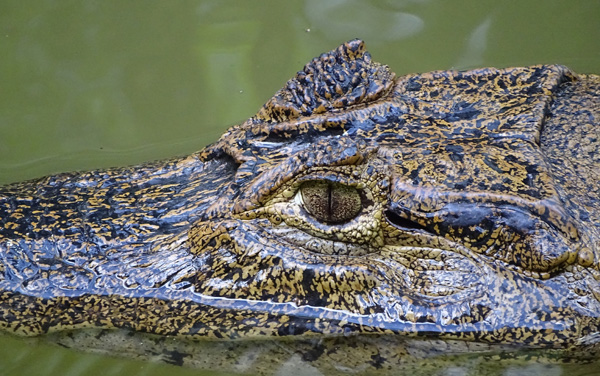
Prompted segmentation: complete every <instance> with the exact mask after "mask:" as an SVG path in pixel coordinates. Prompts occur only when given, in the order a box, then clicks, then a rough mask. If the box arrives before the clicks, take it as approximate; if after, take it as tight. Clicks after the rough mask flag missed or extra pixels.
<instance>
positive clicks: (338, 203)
mask: <svg viewBox="0 0 600 376" xmlns="http://www.w3.org/2000/svg"><path fill="white" fill-rule="evenodd" d="M300 192H301V194H302V201H303V203H304V208H305V209H306V211H308V212H309V213H310V214H311V215H312V216H314V217H315V218H316V219H317V220H318V221H320V222H325V223H342V222H347V221H349V220H350V219H352V218H354V217H356V215H357V214H358V213H359V212H360V210H361V209H362V202H361V197H360V194H359V193H358V190H357V189H356V188H354V187H351V186H348V185H344V184H340V183H335V182H329V181H309V182H306V183H304V184H303V185H302V186H301V187H300Z"/></svg>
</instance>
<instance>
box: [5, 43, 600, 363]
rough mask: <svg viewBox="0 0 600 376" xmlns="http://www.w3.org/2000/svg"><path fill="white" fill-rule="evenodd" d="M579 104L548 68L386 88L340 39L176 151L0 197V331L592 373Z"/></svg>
mask: <svg viewBox="0 0 600 376" xmlns="http://www.w3.org/2000/svg"><path fill="white" fill-rule="evenodd" d="M599 96H600V78H599V77H598V76H594V75H575V74H574V73H572V72H570V71H569V70H568V69H566V68H564V67H561V66H534V67H528V68H511V69H502V70H498V69H492V68H486V69H478V70H472V71H467V72H456V71H439V72H432V73H426V74H414V75H408V76H404V77H399V78H396V77H395V76H394V74H393V73H392V72H390V71H389V69H388V68H387V67H386V66H383V65H380V64H378V63H375V62H373V61H371V58H370V55H369V54H368V53H366V52H365V50H364V45H363V43H362V42H361V41H357V40H355V41H351V42H348V43H346V44H344V45H342V46H340V47H339V48H338V49H336V50H334V51H331V52H330V53H327V54H323V55H321V56H320V57H318V58H315V59H314V60H313V61H312V62H310V63H309V64H308V65H307V66H306V67H305V68H304V70H303V71H301V72H299V73H298V74H297V75H296V77H294V78H293V79H292V80H290V81H289V82H288V83H287V84H286V86H285V87H284V88H283V89H282V90H280V91H279V92H277V93H276V95H275V96H274V97H273V98H272V99H271V100H270V101H269V102H268V103H267V104H266V105H265V106H263V108H262V109H261V110H260V111H259V112H258V114H257V115H256V116H254V117H252V118H250V119H249V120H248V121H246V122H245V123H243V124H241V125H238V126H234V127H232V128H230V129H229V130H228V131H227V132H226V133H225V134H224V135H223V136H222V137H221V138H220V139H219V141H217V142H216V143H215V144H213V145H210V146H209V147H207V148H206V149H204V150H202V151H200V152H198V153H195V154H192V155H190V156H188V157H185V158H180V159H173V160H169V161H162V162H155V163H151V164H144V165H140V166H135V167H128V168H117V169H109V170H99V171H91V172H84V173H69V174H61V175H56V176H50V177H46V178H42V179H39V180H34V181H27V182H23V183H16V184H11V185H8V186H5V187H0V256H1V257H2V262H1V263H0V327H2V328H3V329H5V330H6V331H8V332H14V333H17V334H21V335H27V336H33V335H39V334H44V333H49V332H55V333H56V332H60V331H62V330H66V329H81V328H100V329H112V328H118V329H123V330H126V331H134V332H140V333H150V334H157V335H173V336H179V337H185V338H191V339H202V338H233V339H235V338H247V339H256V338H259V339H260V338H276V337H294V338H311V337H314V336H318V338H322V337H323V338H330V337H335V336H338V335H342V334H343V335H345V336H352V335H360V334H371V335H384V336H383V337H382V338H390V337H389V336H390V335H391V336H395V335H401V334H404V335H410V336H414V337H417V338H418V337H423V336H425V337H426V338H432V337H433V338H436V339H442V340H444V341H446V343H457V342H456V340H466V341H472V342H477V343H484V344H488V345H490V346H492V345H498V346H524V347H526V348H542V349H545V348H547V349H562V350H565V351H566V352H568V353H569V356H570V357H573V356H574V357H578V354H579V355H581V354H585V356H582V357H583V358H585V357H587V356H591V357H592V358H593V357H594V356H595V355H593V354H595V352H596V351H598V345H597V343H598V341H599V340H598V337H599V335H598V333H599V326H600V301H599V300H600V282H599V279H600V269H599V265H600V196H599V191H600V190H599V189H598V182H599V181H600V179H599V178H600V127H599V123H600V100H599ZM311 189H312V190H311ZM369 338H371V337H369ZM373 338H375V337H373ZM386 341H387V339H386ZM338 346H339V344H338ZM485 346H487V345H485ZM350 347H352V346H350ZM355 347H356V346H355ZM582 349H585V351H583V350H582ZM467 350H468V349H467ZM467 350H464V351H467ZM562 350H561V351H562ZM459 352H460V351H459ZM566 352H565V353H566ZM384 361H386V360H385V359H384V360H383V361H382V362H384ZM375 368H377V367H375ZM379 368H381V367H379Z"/></svg>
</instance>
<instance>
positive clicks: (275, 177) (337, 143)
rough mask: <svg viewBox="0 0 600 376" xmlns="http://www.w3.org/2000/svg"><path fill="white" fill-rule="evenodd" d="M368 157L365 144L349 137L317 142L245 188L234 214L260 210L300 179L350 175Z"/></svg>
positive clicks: (265, 172) (280, 163)
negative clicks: (326, 173) (325, 174)
mask: <svg viewBox="0 0 600 376" xmlns="http://www.w3.org/2000/svg"><path fill="white" fill-rule="evenodd" d="M367 154H368V151H367V150H366V147H365V146H364V145H362V144H359V143H357V142H355V141H353V140H351V139H350V138H348V137H340V138H337V139H334V140H331V139H329V140H327V142H325V141H322V142H317V143H315V144H313V145H311V146H310V147H307V148H306V149H304V150H302V151H300V152H298V153H297V154H294V155H292V156H290V157H288V158H286V159H284V160H282V161H281V162H279V163H278V164H277V165H276V166H275V167H274V168H272V169H269V170H266V171H264V172H263V173H262V174H260V175H259V176H258V178H256V179H255V180H254V181H251V182H250V184H248V185H247V186H246V187H243V189H242V194H241V195H240V196H239V197H238V198H237V199H236V201H235V203H234V204H233V208H232V209H233V213H234V214H240V213H243V212H245V211H248V210H253V209H257V208H259V207H261V206H263V205H264V204H265V203H266V202H268V201H269V200H270V199H271V198H272V197H273V196H275V195H276V194H277V193H278V191H279V190H280V188H281V187H282V186H283V185H288V184H286V183H288V182H290V181H294V183H295V182H297V181H298V179H299V178H301V177H304V176H307V175H309V174H311V173H315V172H317V171H319V170H321V171H324V170H327V171H334V172H335V171H336V170H337V171H340V172H343V170H345V169H346V170H347V171H346V172H347V174H349V173H350V171H352V170H354V169H356V167H357V166H359V165H361V164H362V163H363V162H364V160H365V158H366V156H367Z"/></svg>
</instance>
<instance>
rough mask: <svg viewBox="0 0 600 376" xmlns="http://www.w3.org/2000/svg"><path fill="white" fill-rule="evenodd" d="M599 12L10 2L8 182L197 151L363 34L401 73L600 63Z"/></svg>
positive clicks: (31, 355)
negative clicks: (309, 66) (314, 61)
mask: <svg viewBox="0 0 600 376" xmlns="http://www.w3.org/2000/svg"><path fill="white" fill-rule="evenodd" d="M598 15H600V2H598V1H580V2H567V1H552V0H548V1H544V2H540V1H518V2H517V1H512V2H502V1H487V0H486V1H442V0H437V1H436V0H404V1H392V0H387V1H386V0H381V1H359V0H355V1H350V0H349V1H344V0H333V1H319V0H306V1H294V2H283V1H262V2H260V3H258V2H250V1H221V0H212V1H178V2H166V1H161V2H159V1H155V2H148V1H125V2H123V1H66V0H62V1H50V0H48V1H37V2H19V1H5V2H2V4H0V51H2V59H0V77H1V82H2V84H1V86H0V184H3V183H8V182H12V181H17V180H23V179H28V178H33V177H38V176H42V175H47V174H52V173H57V172H61V171H68V170H81V169H93V168H99V167H109V166H115V165H127V164H133V163H138V162H142V161H148V160H153V159H160V158H165V157H169V156H174V155H183V154H187V153H190V152H193V151H196V150H198V149H200V148H202V147H204V146H205V145H207V144H209V143H210V142H213V141H215V140H216V139H217V138H218V137H219V135H220V134H221V133H222V132H223V131H224V130H225V129H226V128H227V127H228V126H230V125H233V124H236V123H239V122H242V121H243V120H245V119H246V118H248V117H250V116H252V115H253V114H254V113H255V112H256V110H257V109H258V108H259V107H260V106H261V105H262V104H263V103H264V102H265V101H267V100H268V99H269V97H270V96H271V95H272V94H273V93H275V91H276V90H278V89H279V88H280V87H281V86H282V85H283V84H284V83H285V81H286V80H287V79H289V78H290V77H292V76H293V75H294V73H295V72H296V71H297V70H299V69H301V68H302V66H303V65H304V64H305V63H306V62H308V61H309V60H310V59H311V58H313V57H314V56H316V55H318V54H320V53H321V52H325V51H328V50H331V49H333V48H335V47H336V46H338V45H339V44H340V43H342V42H344V41H346V40H349V39H352V38H356V37H359V38H361V39H363V40H365V41H366V43H367V48H368V49H369V51H370V52H371V54H372V56H373V58H374V60H376V61H379V62H382V63H384V64H388V65H389V66H390V67H391V69H392V70H393V71H395V72H396V73H397V74H398V75H401V74H406V73H412V72H424V71H430V70H435V69H450V68H455V69H466V68H473V67H479V66H496V67H507V66H521V65H530V64H539V63H560V64H564V65H567V66H569V67H570V68H572V69H574V70H575V71H576V72H580V73H600V49H599V48H598V40H600V24H599V23H598ZM0 370H1V373H2V374H3V375H23V374H31V375H34V374H35V375H61V376H62V375H80V374H103V375H121V374H127V375H137V374H139V375H142V374H143V375H162V374H165V373H167V372H168V373H169V374H170V375H188V374H192V373H193V374H195V375H197V374H198V373H197V372H192V371H190V370H186V369H181V368H176V367H171V366H166V365H156V364H152V363H143V362H135V361H127V360H122V359H114V358H107V357H101V356H96V355H82V354H79V353H76V352H73V351H70V350H65V349H60V348H56V347H51V346H42V345H38V346H31V345H29V344H28V343H26V342H23V341H21V340H19V339H14V338H2V342H1V343H0ZM571 373H572V372H571ZM571 373H570V374H571Z"/></svg>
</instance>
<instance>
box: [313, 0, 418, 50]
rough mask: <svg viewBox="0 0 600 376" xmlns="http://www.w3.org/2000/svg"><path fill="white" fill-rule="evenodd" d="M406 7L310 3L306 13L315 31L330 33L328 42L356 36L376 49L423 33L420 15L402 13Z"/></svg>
mask: <svg viewBox="0 0 600 376" xmlns="http://www.w3.org/2000/svg"><path fill="white" fill-rule="evenodd" d="M406 5H407V4H406V3H405V2H397V3H393V2H374V1H373V2H364V1H359V0H351V1H344V0H336V1H319V0H308V1H306V3H305V6H304V12H305V15H306V18H307V19H308V21H309V22H310V24H311V25H313V26H312V27H313V28H314V29H316V30H327V31H328V38H330V39H333V40H338V41H344V40H347V39H348V36H349V35H355V36H356V37H357V38H358V37H360V38H361V39H363V40H365V41H369V45H370V46H371V47H373V46H377V45H379V44H384V43H386V42H388V41H399V40H402V39H405V38H408V37H410V36H414V35H415V34H418V33H420V32H421V31H422V30H423V28H424V27H425V23H424V22H423V20H422V19H421V18H420V17H419V16H418V15H416V14H412V13H405V12H403V11H402V9H403V8H404V7H405V6H406ZM350 20H351V21H350ZM371 41H372V42H371Z"/></svg>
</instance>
